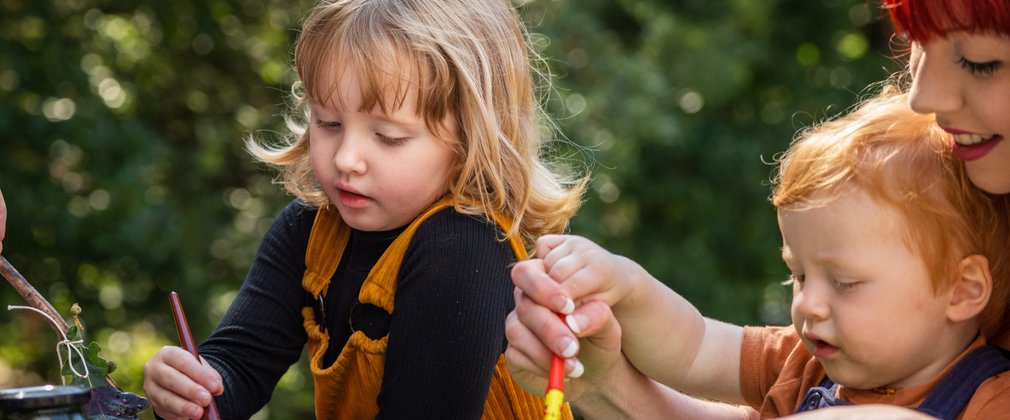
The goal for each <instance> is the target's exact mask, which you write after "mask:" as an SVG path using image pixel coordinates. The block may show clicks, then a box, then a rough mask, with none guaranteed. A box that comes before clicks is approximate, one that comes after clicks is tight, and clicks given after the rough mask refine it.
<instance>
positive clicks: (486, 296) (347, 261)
mask: <svg viewBox="0 0 1010 420" xmlns="http://www.w3.org/2000/svg"><path fill="white" fill-rule="evenodd" d="M316 212H317V210H316V209H314V208H310V207H307V206H306V205H305V204H304V203H302V202H300V201H297V200H295V201H293V202H292V203H291V204H289V205H288V206H287V207H286V208H285V209H284V211H283V212H282V213H281V215H280V216H279V217H278V218H277V219H276V220H275V221H274V223H273V225H272V226H271V227H270V230H269V231H268V232H267V234H266V236H265V237H264V238H263V241H262V243H261V244H260V247H259V250H258V251H257V254H256V258H255V260H254V261H253V263H252V266H251V268H250V270H249V274H248V276H247V277H246V279H245V282H244V283H243V284H242V287H241V288H240V289H239V292H238V295H237V296H236V297H235V300H234V301H233V302H232V304H231V306H230V307H229V308H228V311H227V313H225V315H224V317H223V318H222V320H221V323H220V324H219V325H218V327H217V330H216V331H215V332H214V334H213V335H212V336H211V337H210V338H208V339H207V341H205V342H204V343H202V344H201V345H200V354H201V355H202V356H203V357H204V358H206V359H207V361H208V362H209V363H210V364H211V365H212V366H214V368H216V369H217V370H218V372H220V373H221V377H222V379H223V381H224V388H225V391H224V394H223V395H221V396H219V397H217V398H216V400H217V404H218V406H219V408H220V410H221V413H222V416H223V417H224V418H229V419H231V418H248V417H249V416H251V415H252V414H254V413H255V412H256V411H258V410H259V409H260V408H262V407H263V406H264V405H265V404H266V403H267V402H268V401H269V399H270V396H271V394H272V393H273V389H274V386H275V385H276V384H277V381H278V380H279V379H280V377H281V376H282V375H283V374H284V373H285V372H286V371H287V369H288V367H289V366H290V365H291V364H293V363H295V362H296V361H297V360H298V359H299V357H300V356H301V353H302V349H303V348H304V346H305V344H306V333H305V330H304V327H303V319H302V315H301V310H302V308H303V307H305V306H306V305H307V304H308V295H307V293H306V292H305V290H304V289H303V288H302V286H301V280H302V275H303V274H304V272H305V252H306V249H307V246H308V240H309V232H310V231H311V229H312V224H313V220H314V219H315V216H316ZM402 231H403V228H399V229H395V230H392V231H384V232H363V231H358V230H352V232H351V236H350V239H349V241H348V245H347V248H346V249H345V251H344V255H343V257H342V259H341V263H340V266H339V267H338V268H337V271H336V272H335V273H334V276H333V278H332V279H331V283H330V288H329V292H328V293H327V296H326V302H325V305H324V307H325V311H326V313H327V315H326V322H325V324H326V326H327V330H328V331H329V332H330V336H331V339H330V348H331V349H340V348H342V347H343V346H344V344H345V343H346V342H347V339H348V337H349V336H350V334H351V330H350V327H349V326H348V316H347V314H349V313H350V312H351V307H352V304H353V303H354V302H356V301H357V295H358V291H359V289H360V287H361V284H362V282H363V281H364V279H365V277H366V276H367V274H368V271H369V270H370V269H371V267H372V266H373V265H374V264H375V262H376V261H377V260H378V259H379V257H380V256H381V255H382V253H383V252H384V251H385V249H386V248H387V247H388V246H389V244H391V243H392V241H393V239H395V237H396V236H397V235H398V234H399V233H401V232H402ZM501 238H502V233H501V231H500V229H498V228H497V226H496V225H494V224H493V223H490V222H488V221H487V220H486V219H484V218H479V217H474V216H469V215H463V214H459V213H457V212H456V211H454V210H453V209H452V208H451V207H450V208H448V209H445V210H442V211H440V212H438V213H437V214H435V215H433V216H432V217H431V218H429V219H428V220H426V221H425V222H424V223H423V224H422V225H421V226H420V228H419V229H418V230H417V232H416V233H415V235H414V237H413V239H412V240H411V243H410V245H409V246H408V248H407V251H406V254H405V255H404V259H403V263H402V265H401V267H400V275H399V278H398V286H397V289H396V294H395V309H394V311H393V315H392V317H391V318H390V319H389V341H388V347H387V353H386V362H385V374H384V376H383V381H382V388H381V391H380V393H379V396H378V399H377V403H378V406H379V415H378V416H379V417H381V418H391V419H392V418H461V419H462V418H471V419H472V418H479V417H480V415H481V413H482V411H483V407H484V400H485V398H486V397H487V391H488V386H489V385H490V380H491V376H492V374H493V371H494V365H495V362H496V361H497V359H498V357H499V356H500V355H501V353H502V351H504V349H505V345H506V342H505V332H504V329H505V316H506V315H507V314H508V312H509V311H511V310H512V307H513V305H514V301H513V299H512V288H513V286H512V283H511V281H510V279H509V267H510V265H511V264H512V263H513V262H514V261H515V257H514V256H513V254H512V250H511V248H510V247H509V244H508V242H505V241H502V240H501ZM316 305H318V304H316ZM355 322H356V324H357V323H358V320H355ZM338 352H339V350H337V351H335V352H332V353H329V354H327V355H326V357H325V359H326V363H327V364H329V363H332V361H333V360H334V359H335V358H336V355H337V353H338Z"/></svg>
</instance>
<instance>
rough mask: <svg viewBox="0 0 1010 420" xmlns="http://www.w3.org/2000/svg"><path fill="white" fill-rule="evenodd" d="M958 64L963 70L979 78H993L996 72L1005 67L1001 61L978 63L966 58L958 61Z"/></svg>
mask: <svg viewBox="0 0 1010 420" xmlns="http://www.w3.org/2000/svg"><path fill="white" fill-rule="evenodd" d="M957 64H960V65H961V68H963V69H965V70H968V72H969V73H971V74H974V75H977V76H991V75H992V74H993V73H995V72H996V70H999V69H1000V68H1001V67H1003V63H1002V62H1000V61H989V62H985V63H976V62H974V61H968V59H967V58H964V57H961V58H960V59H958V60H957Z"/></svg>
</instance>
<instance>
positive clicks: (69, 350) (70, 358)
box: [7, 305, 89, 385]
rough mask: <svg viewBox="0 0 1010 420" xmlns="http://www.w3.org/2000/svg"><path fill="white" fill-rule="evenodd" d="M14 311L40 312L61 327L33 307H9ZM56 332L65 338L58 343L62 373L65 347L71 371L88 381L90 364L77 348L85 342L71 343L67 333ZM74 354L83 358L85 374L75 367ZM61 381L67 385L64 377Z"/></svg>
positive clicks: (76, 341)
mask: <svg viewBox="0 0 1010 420" xmlns="http://www.w3.org/2000/svg"><path fill="white" fill-rule="evenodd" d="M12 309H28V310H30V311H35V312H38V313H39V314H40V315H42V316H44V317H46V319H48V320H49V322H51V323H52V324H53V325H59V324H57V323H56V320H55V319H53V317H51V316H49V314H47V313H45V312H42V311H40V310H38V309H36V308H33V307H31V306H18V305H7V310H8V311H9V310H12ZM56 330H57V331H60V335H62V336H63V340H61V341H60V342H59V343H56V358H57V359H58V360H59V361H60V372H63V352H62V351H61V349H62V348H63V347H64V346H65V347H66V348H67V350H66V351H67V364H68V365H70V371H72V372H74V375H77V376H79V377H81V378H83V379H87V377H88V374H89V373H88V362H87V360H85V359H84V353H82V352H81V349H79V348H77V346H76V345H77V344H80V345H84V340H74V341H70V338H68V337H67V333H65V332H63V331H61V330H60V329H59V328H56ZM73 352H77V356H78V357H80V358H81V365H82V366H84V374H81V373H80V372H78V371H77V368H75V367H74V353H73ZM60 380H62V381H63V385H66V380H65V379H63V375H60Z"/></svg>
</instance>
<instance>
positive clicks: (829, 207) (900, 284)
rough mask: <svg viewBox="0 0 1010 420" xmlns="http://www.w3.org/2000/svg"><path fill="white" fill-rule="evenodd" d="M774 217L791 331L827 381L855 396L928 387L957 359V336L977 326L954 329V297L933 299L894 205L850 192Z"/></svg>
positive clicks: (921, 263) (857, 191) (923, 264)
mask: <svg viewBox="0 0 1010 420" xmlns="http://www.w3.org/2000/svg"><path fill="white" fill-rule="evenodd" d="M778 214H779V227H780V229H781V231H782V242H783V244H782V258H783V259H784V260H785V262H786V265H788V266H789V270H790V271H791V273H792V282H793V283H792V286H793V301H792V320H793V326H794V327H795V328H796V332H797V333H798V334H799V335H800V337H801V339H802V340H803V344H804V345H805V346H806V348H807V350H809V351H810V354H812V355H813V356H814V357H816V358H817V360H818V361H820V363H821V365H822V366H824V370H825V372H827V374H828V376H830V377H831V379H833V380H834V381H835V382H837V383H840V384H842V385H844V386H846V387H851V388H855V389H873V388H877V387H882V386H888V387H904V386H911V385H917V384H922V383H926V382H929V380H930V379H932V378H933V377H935V376H936V375H937V374H939V373H940V372H941V371H943V369H944V368H945V367H946V366H947V364H948V363H950V361H951V360H953V359H954V358H955V357H956V356H957V355H958V354H959V353H960V352H961V350H962V349H961V347H960V346H963V344H964V343H963V342H962V341H960V340H958V339H956V338H955V337H959V336H960V335H959V334H963V330H962V329H964V328H971V326H957V325H955V324H953V323H951V322H949V320H948V317H947V314H946V310H947V307H948V303H949V302H950V299H951V297H950V295H951V293H953V292H946V293H942V294H940V295H934V293H933V289H932V286H931V284H932V283H931V281H930V275H929V272H928V268H927V266H926V262H925V261H924V260H923V258H922V256H921V254H919V253H918V252H916V251H914V250H912V249H910V248H909V246H908V244H907V243H906V241H905V237H906V236H905V224H906V223H905V219H904V217H903V216H902V215H901V214H900V213H899V212H898V211H897V210H896V209H894V207H893V206H890V205H887V204H883V203H881V202H879V201H877V200H876V199H874V198H873V197H872V196H871V195H870V194H869V193H867V192H865V191H864V189H862V188H853V189H852V190H851V191H850V192H846V193H844V194H843V195H841V196H840V197H838V198H836V199H835V200H833V201H831V202H830V203H828V204H826V205H824V206H822V207H817V208H813V209H792V210H791V209H789V208H780V209H779V212H778ZM975 328H977V326H975ZM911 354H914V355H916V356H915V357H909V355H911Z"/></svg>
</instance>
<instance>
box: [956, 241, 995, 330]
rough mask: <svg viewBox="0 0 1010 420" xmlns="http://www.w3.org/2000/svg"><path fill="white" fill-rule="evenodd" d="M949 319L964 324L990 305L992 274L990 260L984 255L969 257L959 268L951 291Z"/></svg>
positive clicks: (962, 261)
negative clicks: (963, 322)
mask: <svg viewBox="0 0 1010 420" xmlns="http://www.w3.org/2000/svg"><path fill="white" fill-rule="evenodd" d="M950 293H951V295H950V297H951V299H950V303H949V304H948V306H947V318H948V319H950V320H951V321H952V322H962V321H966V320H969V319H971V318H973V317H976V316H978V314H979V313H981V312H982V310H983V309H985V305H986V304H988V303H989V295H990V294H992V273H990V272H989V259H988V258H986V257H984V256H982V255H969V256H967V257H965V258H964V259H962V260H961V262H959V263H958V266H957V280H956V281H955V282H954V285H953V287H952V288H951V291H950Z"/></svg>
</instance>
